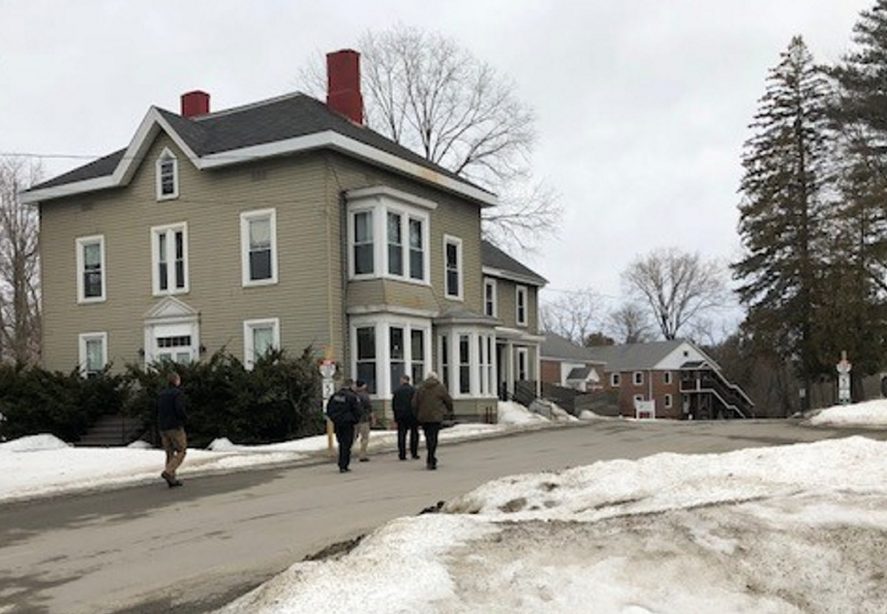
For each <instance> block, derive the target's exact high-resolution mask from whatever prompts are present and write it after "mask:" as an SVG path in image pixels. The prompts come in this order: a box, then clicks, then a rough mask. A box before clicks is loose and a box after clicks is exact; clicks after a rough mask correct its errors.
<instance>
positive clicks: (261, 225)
mask: <svg viewBox="0 0 887 614" xmlns="http://www.w3.org/2000/svg"><path fill="white" fill-rule="evenodd" d="M240 250H241V271H242V277H243V279H242V281H243V285H244V286H260V285H267V284H276V283H277V210H276V209H261V210H258V211H245V212H243V213H241V214H240Z"/></svg>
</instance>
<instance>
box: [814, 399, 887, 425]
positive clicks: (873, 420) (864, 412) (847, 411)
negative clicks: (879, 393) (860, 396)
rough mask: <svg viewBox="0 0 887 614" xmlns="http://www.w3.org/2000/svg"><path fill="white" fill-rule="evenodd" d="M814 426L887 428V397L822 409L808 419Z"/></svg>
mask: <svg viewBox="0 0 887 614" xmlns="http://www.w3.org/2000/svg"><path fill="white" fill-rule="evenodd" d="M809 423H810V424H813V425H816V426H861V427H876V428H887V399H877V400H874V401H864V402H862V403H855V404H853V405H835V406H834V407H829V408H828V409H823V410H822V411H820V412H818V413H817V414H816V415H814V416H813V417H812V418H810V420H809Z"/></svg>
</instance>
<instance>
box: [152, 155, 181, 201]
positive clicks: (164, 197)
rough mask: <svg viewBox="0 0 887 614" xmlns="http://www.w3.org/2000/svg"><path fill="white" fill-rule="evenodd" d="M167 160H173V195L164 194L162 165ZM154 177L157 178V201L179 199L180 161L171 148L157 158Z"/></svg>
mask: <svg viewBox="0 0 887 614" xmlns="http://www.w3.org/2000/svg"><path fill="white" fill-rule="evenodd" d="M165 160H172V181H173V192H172V194H163V193H162V190H163V185H162V183H163V182H162V181H161V173H160V167H161V164H162V163H163V162H164V161H165ZM154 177H155V184H156V185H155V187H156V191H157V194H156V196H157V200H158V201H161V200H174V199H176V198H178V197H179V159H178V158H177V157H176V155H175V154H174V153H173V152H172V151H171V150H170V149H169V147H164V148H163V151H161V152H160V155H159V156H157V161H156V162H155V163H154Z"/></svg>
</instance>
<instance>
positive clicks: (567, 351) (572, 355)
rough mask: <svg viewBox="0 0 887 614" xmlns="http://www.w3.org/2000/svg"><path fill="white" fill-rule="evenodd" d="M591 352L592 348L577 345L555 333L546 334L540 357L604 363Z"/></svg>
mask: <svg viewBox="0 0 887 614" xmlns="http://www.w3.org/2000/svg"><path fill="white" fill-rule="evenodd" d="M589 350H591V348H584V347H582V346H581V345H576V344H575V343H573V342H572V341H570V340H569V339H567V338H566V337H561V336H560V335H556V334H554V333H545V341H543V342H542V348H541V354H540V355H541V356H542V357H544V358H560V359H562V360H575V361H578V362H595V363H601V362H603V361H601V360H598V359H596V358H593V357H592V355H591V352H590V351H589Z"/></svg>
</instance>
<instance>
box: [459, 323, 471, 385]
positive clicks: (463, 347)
mask: <svg viewBox="0 0 887 614" xmlns="http://www.w3.org/2000/svg"><path fill="white" fill-rule="evenodd" d="M470 340H471V337H469V336H468V335H459V394H468V393H470V392H471V346H470Z"/></svg>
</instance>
